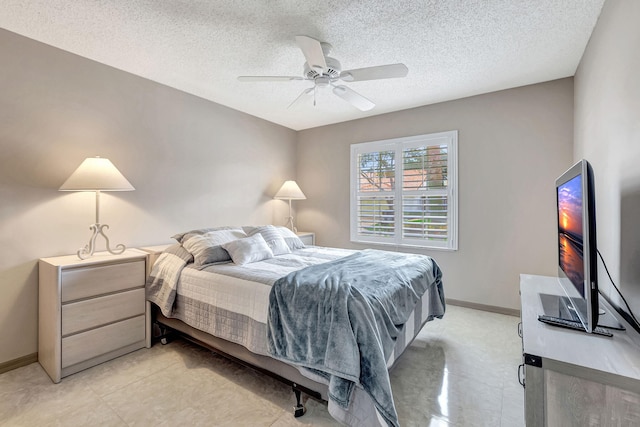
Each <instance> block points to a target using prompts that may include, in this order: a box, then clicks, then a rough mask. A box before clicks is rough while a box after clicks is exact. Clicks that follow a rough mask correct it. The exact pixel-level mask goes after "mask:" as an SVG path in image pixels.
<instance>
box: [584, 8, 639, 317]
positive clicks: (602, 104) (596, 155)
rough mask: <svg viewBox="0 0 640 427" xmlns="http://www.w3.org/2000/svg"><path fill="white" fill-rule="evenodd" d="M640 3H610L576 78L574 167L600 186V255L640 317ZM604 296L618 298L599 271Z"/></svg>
mask: <svg viewBox="0 0 640 427" xmlns="http://www.w3.org/2000/svg"><path fill="white" fill-rule="evenodd" d="M639 22H640V2H639V1H636V0H608V1H607V2H606V3H605V5H604V8H603V9H602V12H601V14H600V18H599V20H598V23H597V25H596V27H595V29H594V31H593V34H592V36H591V39H590V41H589V44H588V45H587V49H586V50H585V54H584V56H583V58H582V61H581V63H580V65H579V67H578V70H577V72H576V76H575V149H574V159H576V160H577V159H581V158H585V159H587V160H588V161H589V162H590V163H591V164H592V166H593V169H594V174H595V182H596V217H597V229H598V231H597V233H598V247H599V249H600V252H601V253H602V255H603V257H604V259H605V261H606V262H607V265H608V267H609V271H610V272H611V275H612V276H613V279H614V280H615V282H616V283H617V284H619V285H620V287H621V290H622V292H623V293H624V294H625V297H626V298H627V299H629V300H631V301H630V302H632V306H633V308H634V311H635V312H636V315H639V314H640V78H639V77H638V76H640V53H639V52H640V25H638V23H639ZM598 269H599V275H598V276H599V284H600V288H601V289H602V290H603V291H604V292H606V294H607V295H609V296H611V297H613V298H614V299H616V300H617V298H616V297H615V291H614V290H613V289H612V288H611V286H610V285H609V281H608V278H607V277H606V273H605V272H604V268H603V267H602V264H601V263H599V264H598Z"/></svg>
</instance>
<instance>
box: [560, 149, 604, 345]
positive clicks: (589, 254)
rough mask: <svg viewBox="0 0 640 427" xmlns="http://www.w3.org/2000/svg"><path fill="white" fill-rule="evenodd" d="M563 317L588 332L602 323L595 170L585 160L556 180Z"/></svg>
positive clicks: (561, 313) (561, 309) (561, 312)
mask: <svg viewBox="0 0 640 427" xmlns="http://www.w3.org/2000/svg"><path fill="white" fill-rule="evenodd" d="M556 200H557V208H558V212H557V220H558V281H559V282H560V285H561V287H562V289H563V290H564V293H565V295H566V298H563V299H562V302H561V303H560V310H559V311H560V313H559V314H560V316H559V317H563V318H568V319H569V320H575V321H577V320H579V321H580V322H581V323H582V325H583V326H584V328H585V330H586V331H587V332H593V329H594V328H595V327H596V326H597V324H598V312H599V305H598V273H597V248H596V214H595V191H594V180H593V170H592V168H591V165H590V164H589V162H587V161H586V160H581V161H579V162H578V163H576V164H575V165H573V166H572V167H571V168H570V169H569V170H567V171H566V172H565V173H563V174H562V175H561V176H560V177H559V178H558V179H557V180H556Z"/></svg>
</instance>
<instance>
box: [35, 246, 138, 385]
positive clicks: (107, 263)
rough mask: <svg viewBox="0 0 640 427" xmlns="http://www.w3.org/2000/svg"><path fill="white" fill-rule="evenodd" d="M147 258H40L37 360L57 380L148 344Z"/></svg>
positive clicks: (130, 255)
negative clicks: (146, 325)
mask: <svg viewBox="0 0 640 427" xmlns="http://www.w3.org/2000/svg"><path fill="white" fill-rule="evenodd" d="M146 257H147V254H146V253H144V252H142V251H138V250H135V249H129V250H127V251H125V252H124V254H122V255H110V254H108V253H98V254H95V255H94V256H93V257H91V258H89V259H86V260H80V259H78V257H77V256H76V255H68V256H60V257H52V258H41V259H40V262H39V263H38V265H39V272H40V279H39V294H38V296H39V301H38V312H39V318H38V332H39V333H38V361H39V362H40V364H41V365H42V367H43V368H44V370H45V371H46V372H47V374H49V376H50V377H51V379H52V380H53V382H55V383H58V382H60V380H61V379H62V378H63V377H66V376H67V375H71V374H74V373H76V372H78V371H81V370H83V369H86V368H89V367H91V366H94V365H97V364H99V363H103V362H106V361H107V360H110V359H113V358H115V357H118V356H121V355H123V354H126V353H129V352H131V351H134V350H137V349H139V348H142V347H144V346H145V342H146V341H145V338H146V332H145V324H146V319H145V317H146V308H145V307H146V305H145V287H144V285H145V279H146Z"/></svg>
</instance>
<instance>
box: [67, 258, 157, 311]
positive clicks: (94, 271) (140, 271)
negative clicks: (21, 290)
mask: <svg viewBox="0 0 640 427" xmlns="http://www.w3.org/2000/svg"><path fill="white" fill-rule="evenodd" d="M61 274H62V302H67V301H73V300H77V299H81V298H89V297H93V296H97V295H101V294H106V293H110V292H117V291H120V290H124V289H131V288H139V287H142V286H144V282H145V276H144V275H145V262H144V260H140V261H134V262H125V263H120V264H112V265H104V266H100V267H96V266H91V267H83V268H72V269H66V270H63V271H62V273H61Z"/></svg>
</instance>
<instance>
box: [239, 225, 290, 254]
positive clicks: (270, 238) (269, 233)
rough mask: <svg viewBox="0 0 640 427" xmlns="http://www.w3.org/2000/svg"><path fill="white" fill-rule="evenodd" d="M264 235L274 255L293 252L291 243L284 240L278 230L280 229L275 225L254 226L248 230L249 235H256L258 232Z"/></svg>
mask: <svg viewBox="0 0 640 427" xmlns="http://www.w3.org/2000/svg"><path fill="white" fill-rule="evenodd" d="M258 233H259V234H260V235H262V237H263V238H264V240H265V242H267V245H269V248H270V249H271V251H272V252H273V255H276V256H277V255H283V254H289V253H291V249H289V245H287V242H286V241H285V240H284V237H282V235H281V234H280V233H279V232H278V229H277V228H276V227H274V226H273V225H263V226H261V227H255V228H252V229H251V231H249V232H247V235H248V236H255V235H256V234H258Z"/></svg>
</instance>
